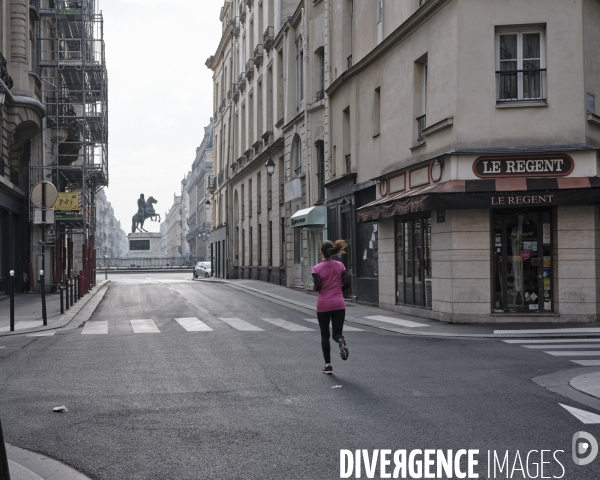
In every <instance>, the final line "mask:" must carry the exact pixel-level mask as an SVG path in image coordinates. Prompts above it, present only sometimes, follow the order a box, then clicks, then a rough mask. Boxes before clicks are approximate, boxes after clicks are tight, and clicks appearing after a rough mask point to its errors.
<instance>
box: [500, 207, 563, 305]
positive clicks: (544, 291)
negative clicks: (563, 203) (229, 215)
mask: <svg viewBox="0 0 600 480" xmlns="http://www.w3.org/2000/svg"><path fill="white" fill-rule="evenodd" d="M492 242H493V245H492V248H493V251H494V256H493V259H494V260H493V265H492V272H493V275H494V278H493V282H492V285H493V289H494V292H493V299H492V311H493V312H494V313H506V312H508V313H517V312H522V313H525V312H527V313H540V312H552V310H553V297H554V295H553V284H552V277H553V271H552V268H553V263H552V216H551V212H550V210H542V211H539V210H537V211H536V210H530V211H527V210H523V211H514V210H513V211H509V212H501V211H498V212H495V213H494V218H493V239H492Z"/></svg>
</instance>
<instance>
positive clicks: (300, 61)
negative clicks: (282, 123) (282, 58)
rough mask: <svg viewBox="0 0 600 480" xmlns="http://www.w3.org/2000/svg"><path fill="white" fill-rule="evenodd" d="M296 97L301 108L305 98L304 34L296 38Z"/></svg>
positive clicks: (298, 108)
mask: <svg viewBox="0 0 600 480" xmlns="http://www.w3.org/2000/svg"><path fill="white" fill-rule="evenodd" d="M296 99H297V107H296V108H297V110H300V109H301V108H302V102H303V100H304V46H303V41H302V35H300V36H299V37H298V38H297V39H296Z"/></svg>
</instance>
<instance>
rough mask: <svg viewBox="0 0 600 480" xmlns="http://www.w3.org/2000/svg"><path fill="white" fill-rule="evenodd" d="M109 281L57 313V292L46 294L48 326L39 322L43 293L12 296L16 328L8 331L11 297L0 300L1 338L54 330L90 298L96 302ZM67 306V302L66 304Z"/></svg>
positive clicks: (58, 300) (58, 302) (40, 319)
mask: <svg viewBox="0 0 600 480" xmlns="http://www.w3.org/2000/svg"><path fill="white" fill-rule="evenodd" d="M109 282H110V280H104V281H102V282H99V283H98V285H96V286H95V287H94V288H92V290H91V291H90V292H89V293H87V294H86V295H85V296H84V297H83V298H81V299H79V300H78V301H77V302H75V305H73V306H72V307H70V308H69V310H66V309H65V313H64V314H62V315H61V313H60V295H59V294H57V293H47V294H46V315H47V320H48V322H47V323H48V325H47V326H45V327H44V324H43V321H42V296H41V295H40V294H39V293H22V294H20V295H15V331H14V332H11V331H10V300H8V299H7V300H3V301H1V302H0V337H3V336H8V335H19V334H34V333H37V334H38V335H43V334H44V332H46V331H48V330H56V329H58V328H62V327H64V326H65V325H67V324H69V323H70V322H71V321H72V320H73V319H74V318H75V317H76V316H77V315H78V314H79V313H80V312H81V311H82V310H84V307H85V306H86V305H87V304H88V303H89V302H91V301H94V303H96V302H97V303H99V301H100V300H101V298H100V299H98V295H97V294H98V293H99V294H100V297H103V296H104V293H103V292H105V291H106V288H103V287H104V286H105V285H107V283H109ZM65 307H66V304H65Z"/></svg>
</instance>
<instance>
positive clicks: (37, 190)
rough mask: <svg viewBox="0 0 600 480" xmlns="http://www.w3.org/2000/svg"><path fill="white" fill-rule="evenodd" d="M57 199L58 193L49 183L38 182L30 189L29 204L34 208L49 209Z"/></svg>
mask: <svg viewBox="0 0 600 480" xmlns="http://www.w3.org/2000/svg"><path fill="white" fill-rule="evenodd" d="M57 197H58V192H57V191H56V187H55V186H54V185H53V184H52V183H51V182H38V183H36V184H35V185H34V186H33V188H32V189H31V203H33V204H34V205H35V206H36V207H40V208H44V207H51V206H52V205H54V202H56V198H57Z"/></svg>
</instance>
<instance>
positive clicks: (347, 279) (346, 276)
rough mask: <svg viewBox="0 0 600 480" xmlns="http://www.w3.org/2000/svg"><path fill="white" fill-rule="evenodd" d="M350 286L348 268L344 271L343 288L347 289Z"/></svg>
mask: <svg viewBox="0 0 600 480" xmlns="http://www.w3.org/2000/svg"><path fill="white" fill-rule="evenodd" d="M349 288H350V275H348V270H344V271H343V272H342V290H347V289H349Z"/></svg>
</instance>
